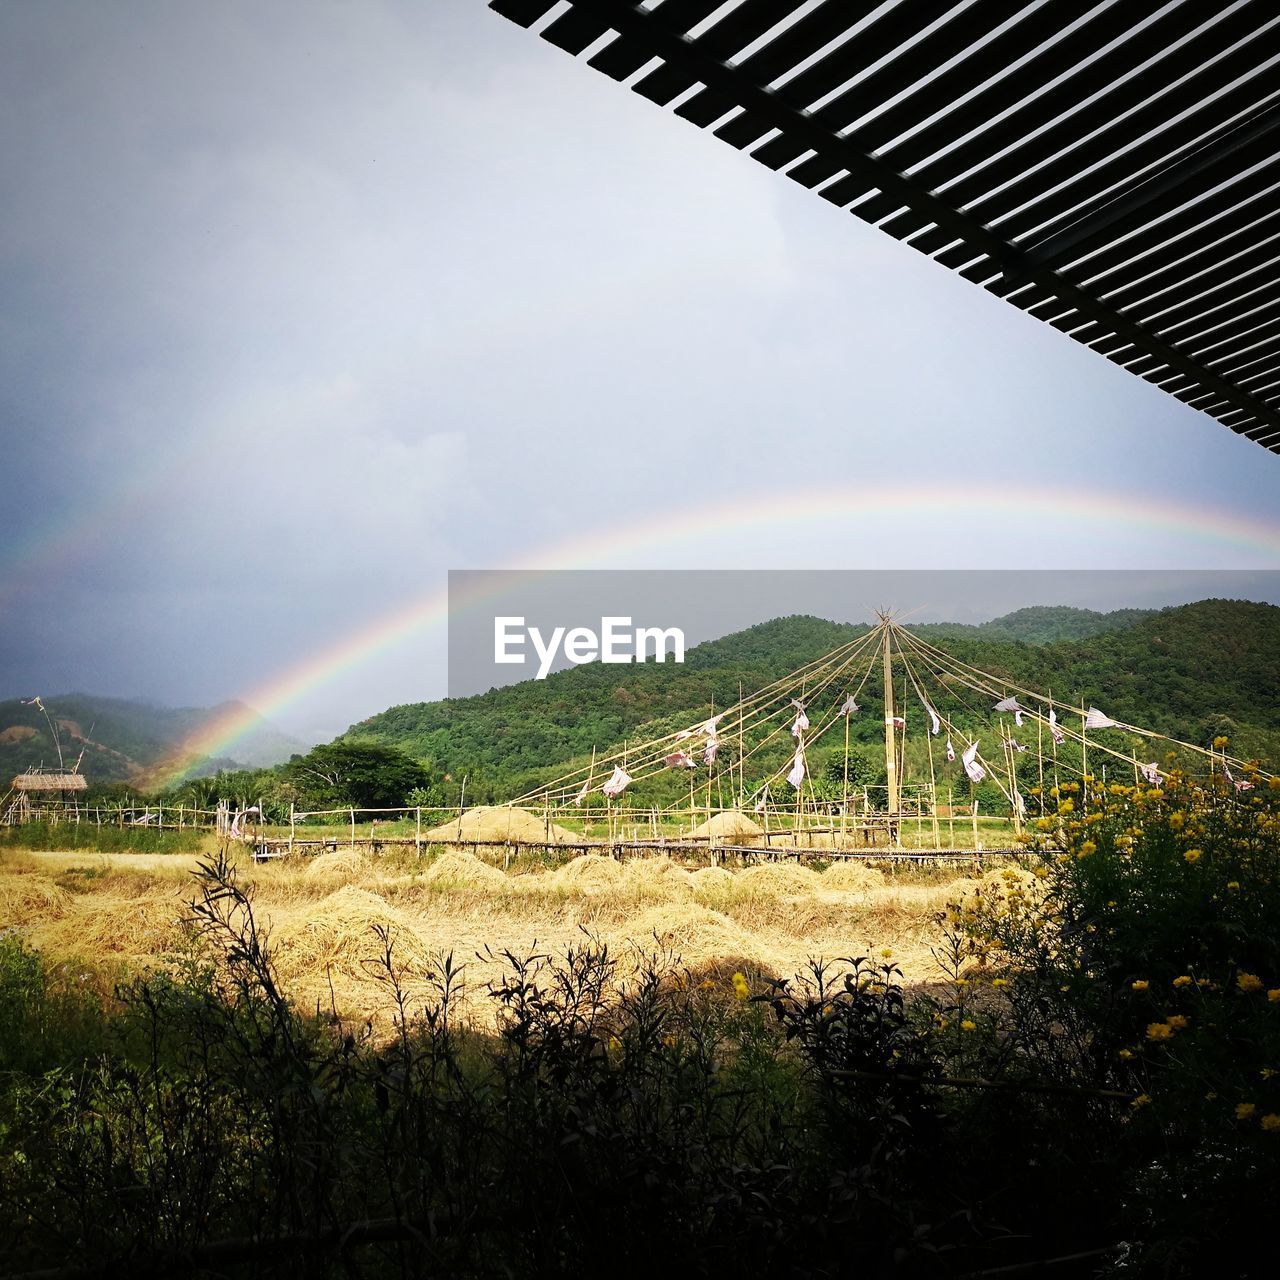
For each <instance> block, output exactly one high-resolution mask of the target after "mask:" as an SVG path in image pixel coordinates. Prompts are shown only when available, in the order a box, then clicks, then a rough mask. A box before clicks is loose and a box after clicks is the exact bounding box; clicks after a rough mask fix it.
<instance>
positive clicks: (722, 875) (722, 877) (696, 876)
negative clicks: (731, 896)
mask: <svg viewBox="0 0 1280 1280" xmlns="http://www.w3.org/2000/svg"><path fill="white" fill-rule="evenodd" d="M689 882H690V883H691V884H692V885H693V890H694V892H695V893H701V894H722V893H728V892H730V890H732V888H733V872H732V871H726V870H725V869H724V867H703V868H702V869H701V870H699V871H695V872H694V873H693V874H692V875H691V876H690V877H689Z"/></svg>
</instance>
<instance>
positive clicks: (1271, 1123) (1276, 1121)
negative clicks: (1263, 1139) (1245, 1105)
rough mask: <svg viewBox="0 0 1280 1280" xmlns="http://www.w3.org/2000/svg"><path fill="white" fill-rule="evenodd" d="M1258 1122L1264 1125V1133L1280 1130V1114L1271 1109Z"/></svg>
mask: <svg viewBox="0 0 1280 1280" xmlns="http://www.w3.org/2000/svg"><path fill="white" fill-rule="evenodd" d="M1258 1123H1259V1124H1261V1125H1262V1131H1263V1132H1264V1133H1277V1132H1280V1116H1278V1115H1276V1113H1275V1112H1274V1111H1269V1112H1268V1113H1267V1114H1266V1115H1265V1116H1263V1117H1262V1119H1261V1120H1260V1121H1259V1122H1258Z"/></svg>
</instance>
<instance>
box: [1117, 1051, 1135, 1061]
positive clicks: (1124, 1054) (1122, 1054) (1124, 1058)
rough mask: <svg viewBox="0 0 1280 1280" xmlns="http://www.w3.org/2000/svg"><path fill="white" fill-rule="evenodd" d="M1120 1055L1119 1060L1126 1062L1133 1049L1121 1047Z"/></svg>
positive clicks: (1130, 1056) (1131, 1055)
mask: <svg viewBox="0 0 1280 1280" xmlns="http://www.w3.org/2000/svg"><path fill="white" fill-rule="evenodd" d="M1120 1057H1121V1060H1122V1061H1124V1062H1128V1061H1129V1060H1130V1059H1131V1058H1132V1057H1133V1050H1132V1049H1121V1050H1120Z"/></svg>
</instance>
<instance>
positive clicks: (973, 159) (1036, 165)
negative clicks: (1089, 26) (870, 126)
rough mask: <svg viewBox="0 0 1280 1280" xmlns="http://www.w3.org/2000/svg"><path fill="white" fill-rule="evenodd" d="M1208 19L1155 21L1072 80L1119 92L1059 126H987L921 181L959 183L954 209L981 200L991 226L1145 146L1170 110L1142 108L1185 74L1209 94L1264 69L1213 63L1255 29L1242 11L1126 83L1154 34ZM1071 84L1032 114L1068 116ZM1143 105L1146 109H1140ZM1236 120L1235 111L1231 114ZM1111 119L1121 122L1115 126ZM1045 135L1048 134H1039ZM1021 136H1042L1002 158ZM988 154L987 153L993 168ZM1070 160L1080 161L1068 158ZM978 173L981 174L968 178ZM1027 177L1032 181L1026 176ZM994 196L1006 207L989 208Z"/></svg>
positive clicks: (1248, 63) (1233, 61)
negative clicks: (1134, 146) (1092, 167)
mask: <svg viewBox="0 0 1280 1280" xmlns="http://www.w3.org/2000/svg"><path fill="white" fill-rule="evenodd" d="M1205 17H1206V13H1205V11H1204V10H1203V9H1202V8H1200V7H1199V6H1197V5H1195V4H1183V5H1181V6H1179V7H1178V8H1177V9H1174V10H1173V11H1172V12H1171V13H1168V14H1165V15H1164V17H1163V18H1161V19H1159V20H1157V22H1156V23H1153V24H1152V27H1149V28H1147V29H1146V30H1144V31H1143V32H1141V33H1139V34H1138V35H1136V36H1134V37H1133V38H1132V39H1130V40H1126V41H1125V42H1124V43H1123V44H1121V45H1119V46H1118V47H1117V48H1115V49H1113V50H1111V51H1110V52H1108V53H1105V54H1103V55H1102V56H1101V57H1100V58H1099V59H1098V62H1097V63H1096V64H1091V65H1087V66H1082V67H1078V68H1077V69H1076V71H1075V72H1074V73H1073V75H1072V77H1071V79H1069V80H1068V81H1067V82H1065V83H1067V84H1070V83H1071V81H1072V80H1074V79H1076V78H1079V79H1081V80H1082V81H1083V84H1082V86H1081V87H1083V88H1086V89H1088V88H1089V87H1090V86H1091V85H1096V83H1097V81H1098V80H1106V79H1108V78H1114V79H1115V80H1116V83H1114V84H1113V85H1112V87H1111V88H1110V89H1108V90H1107V91H1106V92H1104V93H1103V94H1101V95H1100V96H1099V97H1098V98H1096V99H1095V100H1094V101H1093V102H1090V103H1088V104H1087V105H1085V106H1083V107H1080V108H1079V110H1077V111H1075V112H1073V113H1071V114H1070V115H1067V116H1065V117H1064V118H1063V119H1062V120H1059V121H1058V122H1057V123H1056V124H1050V125H1049V127H1048V128H1043V126H1044V125H1045V124H1047V123H1048V120H1049V119H1052V116H1048V117H1047V118H1046V116H1045V113H1044V112H1043V111H1040V112H1039V114H1037V115H1034V116H1030V117H1027V116H1024V114H1023V112H1021V111H1018V112H1015V113H1014V114H1013V115H1011V116H1009V117H1008V118H1006V119H1005V120H1004V121H1002V122H1000V123H998V124H996V125H994V126H993V127H992V128H991V129H988V130H984V131H983V132H982V133H980V134H978V135H977V136H976V137H974V138H971V139H970V140H969V141H967V142H964V143H962V144H961V145H960V146H959V147H956V148H955V149H953V150H952V151H949V152H947V153H946V154H945V155H943V156H940V157H938V159H937V160H934V161H930V162H929V163H928V164H926V165H925V166H924V167H923V168H921V169H920V170H918V171H917V174H916V176H917V177H918V178H919V179H920V181H922V182H923V183H925V184H926V185H927V186H929V187H930V188H933V189H935V190H936V189H937V188H939V187H941V186H943V185H945V184H946V183H948V182H950V183H952V185H950V186H947V188H946V190H945V192H942V194H943V195H945V196H946V198H947V199H948V200H950V201H952V203H954V204H957V205H962V206H963V205H970V204H973V202H974V201H979V203H978V204H977V205H975V206H974V209H973V211H974V212H975V213H976V214H977V215H978V216H979V217H983V218H985V219H988V220H994V219H995V218H996V217H999V216H1000V214H1001V212H1008V211H1009V210H1011V209H1014V208H1017V207H1018V205H1020V204H1022V203H1023V202H1024V201H1026V200H1030V199H1033V198H1034V197H1035V195H1036V194H1037V193H1039V194H1043V192H1045V191H1047V190H1049V188H1051V187H1053V186H1056V185H1057V184H1058V182H1059V181H1061V179H1062V177H1064V176H1067V175H1069V174H1070V173H1072V172H1079V170H1080V168H1081V167H1083V166H1084V165H1086V164H1092V163H1094V162H1095V161H1096V160H1097V159H1100V158H1103V157H1105V156H1107V155H1110V154H1114V153H1115V152H1117V151H1119V150H1121V149H1122V147H1124V146H1125V145H1128V144H1130V143H1133V142H1136V141H1137V140H1138V139H1140V138H1141V137H1142V136H1143V134H1145V133H1146V132H1148V128H1149V123H1154V124H1158V123H1159V122H1160V121H1161V120H1167V119H1168V118H1169V115H1170V112H1169V111H1168V109H1167V108H1166V107H1164V106H1163V105H1156V104H1153V103H1151V102H1147V103H1146V105H1139V104H1142V103H1143V101H1144V99H1146V98H1149V97H1152V96H1154V95H1158V94H1161V93H1164V92H1167V91H1169V87H1170V86H1171V84H1172V82H1174V81H1176V80H1178V79H1179V78H1180V77H1181V76H1184V75H1186V74H1188V73H1189V72H1190V73H1193V74H1192V80H1199V81H1204V82H1205V83H1203V84H1200V85H1199V86H1197V85H1195V84H1192V83H1188V85H1187V92H1188V93H1190V94H1193V95H1194V94H1198V95H1199V96H1201V97H1207V96H1208V93H1209V92H1210V88H1211V85H1216V87H1217V88H1221V87H1223V86H1224V85H1227V84H1229V83H1230V82H1231V81H1232V80H1234V79H1235V78H1236V77H1237V75H1238V74H1242V73H1243V72H1244V71H1247V70H1249V69H1251V68H1253V67H1254V66H1256V65H1257V62H1258V60H1259V59H1258V58H1257V56H1256V55H1251V54H1249V53H1248V51H1238V52H1237V53H1236V54H1234V55H1233V54H1228V55H1227V57H1226V59H1224V60H1223V62H1222V64H1221V65H1220V66H1219V67H1216V68H1209V67H1206V66H1205V63H1206V61H1207V60H1208V59H1209V58H1211V57H1213V56H1214V55H1215V54H1218V53H1221V52H1222V51H1223V50H1225V49H1227V48H1229V47H1230V46H1231V45H1232V44H1233V43H1235V42H1236V41H1238V40H1240V39H1241V38H1242V37H1243V36H1244V35H1246V34H1248V31H1249V30H1250V24H1249V23H1248V22H1247V21H1246V19H1247V15H1246V14H1244V13H1241V12H1237V13H1235V14H1230V15H1228V16H1227V17H1225V18H1223V19H1222V20H1221V21H1220V22H1218V23H1216V24H1215V25H1214V26H1213V27H1211V28H1209V30H1208V31H1207V32H1204V33H1202V34H1201V35H1200V36H1198V37H1197V38H1196V39H1195V40H1192V41H1188V42H1187V44H1185V45H1184V46H1182V47H1181V48H1179V49H1175V50H1173V51H1172V52H1171V53H1169V54H1168V55H1167V56H1166V57H1164V58H1162V59H1160V60H1159V61H1158V62H1156V63H1155V64H1154V65H1152V66H1150V67H1147V68H1146V69H1145V70H1143V71H1139V72H1137V73H1136V74H1134V75H1132V76H1131V77H1130V78H1129V79H1128V80H1121V79H1120V77H1121V76H1122V75H1123V74H1124V70H1125V68H1126V67H1128V66H1130V65H1131V64H1133V62H1134V59H1135V56H1136V58H1137V59H1138V60H1139V61H1141V60H1145V59H1146V58H1148V57H1150V49H1149V47H1148V48H1145V49H1144V48H1143V47H1142V43H1143V40H1144V39H1145V38H1147V36H1148V33H1149V32H1151V31H1152V30H1153V29H1154V30H1158V31H1161V32H1163V33H1166V35H1167V37H1168V38H1178V36H1179V33H1180V32H1183V29H1184V28H1185V27H1187V26H1191V25H1194V24H1199V23H1202V22H1204V20H1205ZM1183 33H1184V32H1183ZM1197 68H1198V69H1199V70H1198V71H1197ZM1062 88H1063V86H1061V85H1059V86H1057V87H1056V88H1055V89H1054V90H1052V91H1051V93H1050V94H1046V95H1044V97H1043V98H1041V99H1038V100H1037V102H1036V103H1034V104H1030V107H1029V109H1030V110H1033V111H1034V110H1036V109H1037V107H1040V106H1050V105H1052V106H1053V108H1054V110H1055V113H1056V111H1057V110H1066V109H1067V108H1068V106H1069V104H1066V103H1063V102H1062V100H1061V96H1060V95H1061V91H1062ZM1135 107H1137V111H1136V112H1133V109H1134V108H1135ZM1128 112H1133V114H1132V115H1131V116H1129V117H1128V118H1127V119H1126V118H1124V117H1125V116H1126V113H1128ZM1230 114H1231V112H1229V111H1228V112H1227V116H1229V115H1230ZM1220 118H1226V117H1225V116H1224V117H1220ZM1108 121H1110V122H1111V123H1110V124H1109V125H1108V123H1107V122H1108ZM1036 129H1041V130H1042V131H1041V132H1040V133H1035V132H1034V131H1035V130H1036ZM1095 130H1098V131H1099V134H1100V136H1099V138H1096V139H1094V140H1092V141H1090V140H1089V135H1090V134H1091V133H1093V132H1094V131H1095ZM1019 133H1032V134H1034V136H1032V137H1028V138H1027V139H1026V141H1024V142H1023V143H1021V144H1019V145H1018V146H1015V147H1013V148H1011V149H1010V150H1008V151H1007V152H1005V154H1003V155H998V153H999V152H1000V151H1002V150H1003V149H1004V148H1005V147H1008V145H1009V143H1010V142H1012V141H1013V140H1014V139H1016V138H1017V137H1018V136H1019ZM1102 134H1105V135H1106V137H1107V140H1106V141H1102V140H1101V135H1102ZM984 155H985V156H986V157H987V160H986V162H985V163H984V162H983V156H984ZM1067 156H1070V157H1071V158H1070V159H1069V160H1068V159H1066V157H1067ZM993 157H994V158H993ZM1055 157H1057V158H1056V159H1055ZM1046 162H1048V163H1047V164H1046ZM979 166H981V167H979ZM970 169H974V170H975V171H974V172H972V173H966V170H970ZM961 175H964V176H961ZM1019 175H1023V176H1022V177H1021V178H1019ZM1011 182H1012V184H1013V185H1011V186H1009V187H1007V188H1006V190H1005V191H1002V192H998V193H996V194H995V195H993V196H990V197H987V193H988V192H991V191H993V190H994V189H995V188H998V187H1000V186H1002V185H1004V184H1007V183H1011ZM984 197H986V198H987V199H989V200H991V201H993V202H995V201H1000V202H1001V203H999V204H996V203H992V204H986V203H983V202H982V201H983V198H984ZM903 216H907V215H903ZM921 247H922V249H924V250H925V251H926V252H930V253H932V252H934V251H936V250H937V249H940V248H943V247H944V246H943V245H941V244H932V243H931V244H925V245H922V246H921Z"/></svg>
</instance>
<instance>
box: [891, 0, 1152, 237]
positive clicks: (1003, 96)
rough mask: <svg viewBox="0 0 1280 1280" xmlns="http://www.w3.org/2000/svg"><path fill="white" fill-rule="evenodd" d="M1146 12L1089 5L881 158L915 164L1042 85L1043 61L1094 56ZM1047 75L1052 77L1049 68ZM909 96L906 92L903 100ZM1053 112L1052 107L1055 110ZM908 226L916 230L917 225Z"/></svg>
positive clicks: (1133, 1)
mask: <svg viewBox="0 0 1280 1280" xmlns="http://www.w3.org/2000/svg"><path fill="white" fill-rule="evenodd" d="M1150 16H1151V6H1150V4H1148V3H1145V2H1139V0H1117V3H1115V4H1113V5H1111V6H1110V7H1109V8H1106V9H1102V10H1094V12H1092V13H1090V14H1089V15H1088V17H1087V18H1086V19H1085V20H1084V21H1083V22H1081V23H1080V25H1079V26H1077V27H1076V28H1075V30H1074V31H1071V32H1069V33H1068V34H1066V35H1065V36H1063V37H1062V39H1060V40H1057V41H1055V42H1054V43H1053V44H1051V45H1047V44H1041V45H1040V47H1039V49H1037V50H1036V52H1035V53H1033V54H1032V55H1031V56H1030V57H1029V58H1027V59H1026V60H1025V61H1024V62H1023V63H1022V64H1021V65H1020V66H1018V67H1015V68H1014V69H1013V70H1012V71H1010V72H1009V73H1008V74H1007V75H1003V76H1000V77H999V78H998V79H995V80H992V81H991V82H990V83H989V84H986V85H984V86H983V88H982V89H980V90H979V91H978V92H977V93H975V94H974V95H973V96H972V97H971V98H969V99H968V100H967V101H965V102H962V103H960V104H959V105H958V106H956V107H955V108H954V109H953V110H951V111H948V112H947V113H946V114H945V115H943V116H939V117H938V118H937V119H935V120H934V121H933V122H932V123H931V124H928V125H926V126H925V127H924V128H923V129H920V130H918V131H917V132H915V133H913V134H912V135H911V136H910V137H908V138H905V139H904V140H903V141H902V142H900V143H898V144H896V145H894V146H891V147H890V148H889V149H888V150H886V151H883V152H882V153H881V158H882V159H883V160H884V161H885V162H886V163H888V164H892V165H893V166H894V167H895V168H897V169H909V168H911V166H912V165H917V164H920V163H921V162H922V161H924V160H927V159H928V158H929V156H930V155H932V154H933V153H934V152H935V151H937V150H938V149H939V148H940V147H942V146H945V145H946V143H947V142H948V141H950V140H954V139H955V138H956V136H957V135H963V134H966V133H969V132H971V131H972V130H974V129H976V128H978V127H979V126H980V125H982V124H983V123H990V122H991V121H994V120H995V119H996V118H997V117H998V116H1000V115H1002V114H1003V113H1004V112H1005V111H1007V110H1009V109H1010V108H1011V107H1013V106H1015V105H1016V104H1017V103H1019V102H1021V101H1022V100H1023V99H1024V98H1026V97H1027V96H1028V95H1029V94H1031V93H1033V92H1034V91H1035V90H1036V89H1037V88H1041V87H1043V85H1044V82H1045V77H1044V75H1043V74H1042V73H1043V72H1044V71H1045V70H1049V71H1050V72H1053V71H1054V68H1053V66H1052V65H1049V64H1052V63H1053V62H1055V61H1056V62H1057V63H1058V67H1059V69H1060V68H1061V63H1062V61H1063V60H1070V61H1071V62H1072V63H1079V62H1080V61H1081V60H1083V59H1086V58H1088V57H1090V56H1091V55H1092V56H1096V55H1097V54H1098V53H1099V51H1100V50H1102V49H1103V48H1105V47H1106V45H1108V44H1110V43H1111V42H1112V41H1113V40H1115V39H1118V38H1119V37H1120V36H1121V35H1123V34H1124V33H1125V32H1127V31H1132V30H1133V29H1134V28H1135V27H1136V26H1137V25H1138V24H1139V23H1140V22H1141V21H1142V20H1143V19H1144V18H1149V17H1150ZM1049 79H1053V75H1052V74H1051V75H1050V76H1049ZM929 89H931V86H926V91H929ZM1068 93H1070V89H1069V88H1065V87H1064V86H1062V85H1058V86H1055V87H1054V88H1053V89H1052V90H1050V91H1049V92H1048V93H1045V94H1043V95H1041V98H1040V99H1039V100H1037V101H1038V102H1040V103H1041V104H1042V105H1043V103H1044V102H1045V100H1056V101H1057V102H1058V104H1059V106H1060V108H1062V107H1065V105H1067V104H1064V103H1063V102H1062V99H1063V98H1064V97H1065V96H1066V95H1067V94H1068ZM912 100H913V99H912V98H908V99H907V103H910V102H911V101H912ZM1029 110H1032V111H1034V110H1035V104H1031V105H1030V106H1029ZM1018 114H1021V113H1020V112H1018V113H1015V115H1018ZM1054 114H1057V112H1056V111H1055V112H1054ZM1025 127H1026V129H1028V130H1029V129H1031V128H1033V127H1035V126H1034V122H1033V120H1028V121H1027V123H1026V125H1025ZM987 154H990V152H988V153H987ZM917 176H918V177H920V181H921V182H923V183H925V184H927V185H929V186H932V185H934V181H933V179H932V178H930V177H924V176H920V175H917ZM892 212H893V211H892V210H889V209H886V210H884V213H885V214H886V215H887V214H889V213H892ZM904 225H905V223H904ZM881 229H882V230H885V231H889V234H890V235H893V234H895V232H894V231H892V230H890V229H889V225H888V224H886V226H884V227H882V228H881ZM913 229H915V230H918V229H919V228H918V225H917V226H916V227H914V228H913ZM907 234H910V232H908V233H907Z"/></svg>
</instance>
